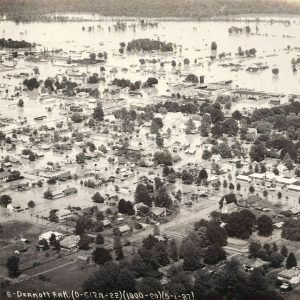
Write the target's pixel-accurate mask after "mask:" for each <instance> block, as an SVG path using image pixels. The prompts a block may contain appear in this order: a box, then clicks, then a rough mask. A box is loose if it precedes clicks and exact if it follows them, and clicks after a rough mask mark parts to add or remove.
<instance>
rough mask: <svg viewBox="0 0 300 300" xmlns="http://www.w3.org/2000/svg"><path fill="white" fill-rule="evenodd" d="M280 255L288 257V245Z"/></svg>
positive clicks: (282, 248) (283, 247)
mask: <svg viewBox="0 0 300 300" xmlns="http://www.w3.org/2000/svg"><path fill="white" fill-rule="evenodd" d="M280 253H281V255H282V256H284V257H287V256H288V249H287V247H286V245H282V247H281V250H280Z"/></svg>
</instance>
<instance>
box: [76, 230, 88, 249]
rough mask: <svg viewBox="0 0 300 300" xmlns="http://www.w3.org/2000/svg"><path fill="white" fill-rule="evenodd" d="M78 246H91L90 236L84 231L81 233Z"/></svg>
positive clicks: (83, 247)
mask: <svg viewBox="0 0 300 300" xmlns="http://www.w3.org/2000/svg"><path fill="white" fill-rule="evenodd" d="M78 248H79V249H81V250H88V249H89V248H90V237H89V236H88V235H87V234H85V233H83V234H81V235H80V239H79V242H78Z"/></svg>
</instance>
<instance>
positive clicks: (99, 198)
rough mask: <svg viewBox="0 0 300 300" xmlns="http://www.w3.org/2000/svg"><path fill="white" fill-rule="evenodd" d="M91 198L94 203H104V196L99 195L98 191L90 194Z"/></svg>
mask: <svg viewBox="0 0 300 300" xmlns="http://www.w3.org/2000/svg"><path fill="white" fill-rule="evenodd" d="M92 200H93V201H94V202H95V203H104V198H103V197H102V196H101V195H100V193H99V192H96V193H95V194H94V195H93V196H92Z"/></svg>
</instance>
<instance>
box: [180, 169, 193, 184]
mask: <svg viewBox="0 0 300 300" xmlns="http://www.w3.org/2000/svg"><path fill="white" fill-rule="evenodd" d="M181 179H182V182H183V184H192V183H193V181H194V177H193V174H192V173H190V172H189V171H188V170H183V171H182V174H181Z"/></svg>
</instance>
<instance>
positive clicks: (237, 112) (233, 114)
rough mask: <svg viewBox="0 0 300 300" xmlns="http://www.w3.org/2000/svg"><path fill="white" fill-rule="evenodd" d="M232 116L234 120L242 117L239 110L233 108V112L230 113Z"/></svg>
mask: <svg viewBox="0 0 300 300" xmlns="http://www.w3.org/2000/svg"><path fill="white" fill-rule="evenodd" d="M232 118H233V119H234V120H237V121H240V120H241V119H242V118H243V115H242V114H241V112H240V111H239V110H235V111H234V112H233V113H232Z"/></svg>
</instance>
